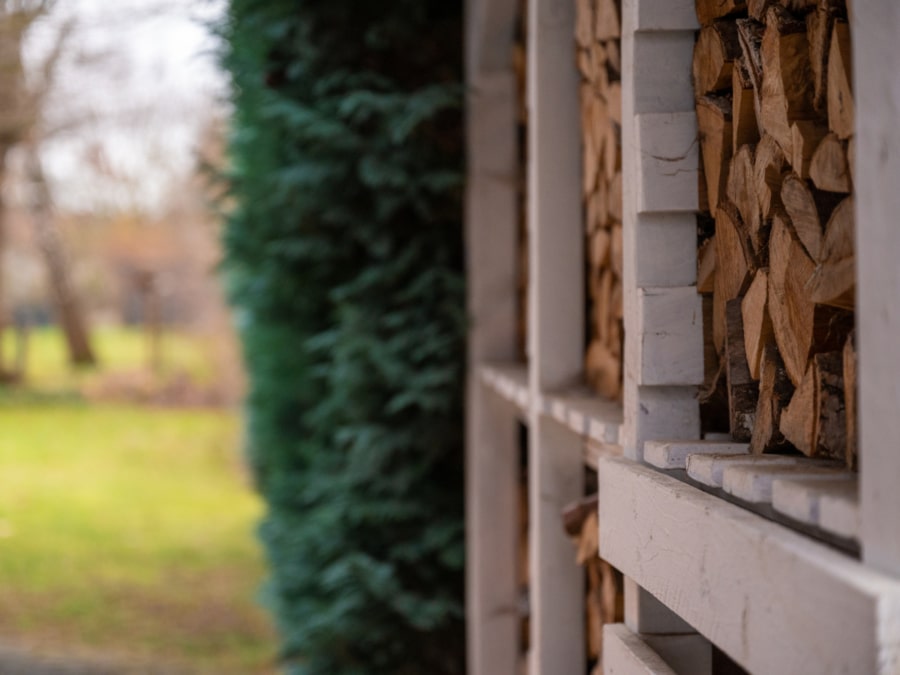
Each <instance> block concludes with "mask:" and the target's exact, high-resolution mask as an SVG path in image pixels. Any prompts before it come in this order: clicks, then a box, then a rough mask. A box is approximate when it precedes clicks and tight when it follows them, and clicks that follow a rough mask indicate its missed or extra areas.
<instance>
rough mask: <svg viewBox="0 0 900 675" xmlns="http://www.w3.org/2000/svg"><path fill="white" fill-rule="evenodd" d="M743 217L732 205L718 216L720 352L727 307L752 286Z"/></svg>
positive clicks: (716, 326) (716, 323)
mask: <svg viewBox="0 0 900 675" xmlns="http://www.w3.org/2000/svg"><path fill="white" fill-rule="evenodd" d="M740 218H741V217H740V214H739V213H738V212H737V209H735V208H734V206H733V205H731V204H730V203H727V202H725V203H723V204H720V205H719V209H718V211H717V212H716V276H715V281H714V288H715V290H714V292H713V342H714V344H715V346H716V352H721V351H722V349H723V347H724V346H725V334H726V330H727V326H726V317H725V309H726V303H727V302H728V301H729V300H732V299H733V298H737V297H740V296H742V295H743V294H744V292H745V291H746V290H747V286H748V284H749V282H750V267H749V266H748V264H747V258H746V254H745V244H744V243H742V240H743V239H745V237H744V236H743V233H742V229H743V224H742V223H741V222H740Z"/></svg>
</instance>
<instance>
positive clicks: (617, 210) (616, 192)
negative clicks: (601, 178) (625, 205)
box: [607, 169, 622, 223]
mask: <svg viewBox="0 0 900 675" xmlns="http://www.w3.org/2000/svg"><path fill="white" fill-rule="evenodd" d="M607 175H611V176H612V178H611V179H610V181H609V218H610V220H611V221H612V222H614V223H621V222H622V172H621V171H619V170H618V169H617V170H616V171H615V172H614V173H613V174H607Z"/></svg>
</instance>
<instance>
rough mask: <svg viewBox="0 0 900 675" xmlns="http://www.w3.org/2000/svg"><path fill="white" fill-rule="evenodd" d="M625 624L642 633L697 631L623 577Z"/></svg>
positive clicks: (674, 633)
mask: <svg viewBox="0 0 900 675" xmlns="http://www.w3.org/2000/svg"><path fill="white" fill-rule="evenodd" d="M624 590H625V598H624V599H625V625H626V626H628V628H629V629H630V630H631V631H633V632H635V633H641V634H644V635H652V634H661V635H695V634H696V633H697V631H696V630H695V629H694V628H693V627H692V626H691V625H690V624H688V623H687V622H686V621H685V620H684V619H682V618H681V617H680V616H678V615H677V614H675V612H673V611H672V610H671V609H669V608H668V607H666V606H665V605H664V604H662V603H661V602H660V601H659V600H657V599H656V598H655V597H653V595H651V594H650V593H648V592H647V591H646V590H645V589H643V588H641V587H640V586H639V585H638V584H637V582H635V580H634V579H632V578H631V577H625V588H624Z"/></svg>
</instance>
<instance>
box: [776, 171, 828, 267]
mask: <svg viewBox="0 0 900 675" xmlns="http://www.w3.org/2000/svg"><path fill="white" fill-rule="evenodd" d="M840 200H841V196H840V195H833V194H830V193H827V192H818V191H816V192H814V191H813V190H812V189H811V188H810V187H809V185H808V184H807V183H806V181H804V180H803V179H802V178H800V177H799V176H798V175H796V174H790V175H788V176H786V177H785V179H784V182H783V183H782V184H781V201H782V203H783V204H784V208H785V210H786V211H787V214H788V216H790V219H791V220H790V224H791V225H792V226H793V229H794V232H796V233H797V237H798V238H799V239H800V242H801V243H802V244H803V247H804V248H805V249H806V252H807V253H808V254H809V257H810V258H812V259H814V260H818V258H819V254H820V252H821V249H822V234H823V233H822V221H823V220H827V219H828V218H830V217H831V212H832V211H833V210H834V207H835V206H837V204H838V202H839V201H840Z"/></svg>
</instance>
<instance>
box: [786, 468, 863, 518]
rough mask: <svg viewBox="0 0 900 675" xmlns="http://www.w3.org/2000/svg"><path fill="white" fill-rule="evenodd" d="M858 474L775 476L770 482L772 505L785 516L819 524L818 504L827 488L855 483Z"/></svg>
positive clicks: (839, 487)
mask: <svg viewBox="0 0 900 675" xmlns="http://www.w3.org/2000/svg"><path fill="white" fill-rule="evenodd" d="M858 478H859V477H858V476H857V475H856V474H852V473H842V474H840V475H838V476H829V475H827V474H826V475H818V476H809V477H805V478H776V479H775V480H774V481H773V482H772V507H773V508H774V509H775V510H776V511H778V512H780V513H783V514H784V515H786V516H790V517H791V518H793V519H794V520H797V521H799V522H801V523H806V524H807V525H815V526H817V527H818V526H819V505H820V503H821V501H822V495H823V494H826V493H827V492H828V491H829V490H831V489H834V488H838V489H839V490H840V489H841V488H842V487H843V486H845V485H850V484H852V483H855V482H856V481H857V480H858Z"/></svg>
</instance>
